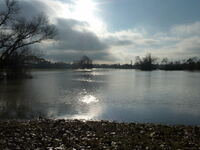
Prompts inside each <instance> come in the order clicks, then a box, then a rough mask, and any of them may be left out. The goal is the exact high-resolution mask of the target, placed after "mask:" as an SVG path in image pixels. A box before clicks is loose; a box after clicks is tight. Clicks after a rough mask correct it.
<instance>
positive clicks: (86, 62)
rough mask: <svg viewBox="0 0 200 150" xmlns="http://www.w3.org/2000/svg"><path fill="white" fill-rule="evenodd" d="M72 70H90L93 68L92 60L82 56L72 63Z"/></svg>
mask: <svg viewBox="0 0 200 150" xmlns="http://www.w3.org/2000/svg"><path fill="white" fill-rule="evenodd" d="M73 66H74V68H81V69H85V68H87V69H90V68H92V67H93V65H92V60H91V59H90V58H89V57H88V56H82V58H81V59H80V60H79V61H76V62H74V64H73Z"/></svg>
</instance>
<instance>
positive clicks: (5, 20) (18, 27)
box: [0, 0, 56, 71]
mask: <svg viewBox="0 0 200 150" xmlns="http://www.w3.org/2000/svg"><path fill="white" fill-rule="evenodd" d="M4 2H5V9H3V10H0V67H1V68H3V69H4V71H5V70H10V69H12V67H13V66H16V65H17V64H18V63H19V64H20V65H18V67H19V66H22V64H23V62H25V60H26V61H27V59H28V58H29V56H30V55H31V53H29V52H30V51H29V49H30V46H31V45H33V44H36V43H40V42H42V41H44V40H48V39H53V38H54V36H55V35H56V30H55V28H54V26H52V25H50V24H49V22H48V19H47V17H46V16H44V15H43V14H41V15H38V16H36V17H33V18H32V19H30V20H27V19H25V18H21V17H20V16H19V11H20V8H19V6H18V3H17V1H16V0H5V1H4ZM27 56H28V57H27ZM22 60H24V61H22ZM16 62H17V63H16Z"/></svg>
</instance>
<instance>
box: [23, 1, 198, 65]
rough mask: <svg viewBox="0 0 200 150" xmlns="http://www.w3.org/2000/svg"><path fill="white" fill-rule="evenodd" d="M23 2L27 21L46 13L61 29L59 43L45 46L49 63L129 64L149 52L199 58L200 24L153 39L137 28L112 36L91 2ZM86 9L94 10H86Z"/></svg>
mask: <svg viewBox="0 0 200 150" xmlns="http://www.w3.org/2000/svg"><path fill="white" fill-rule="evenodd" d="M21 2H22V3H21V4H22V6H23V10H24V11H23V12H24V13H23V14H25V15H26V16H27V17H29V16H31V15H35V14H37V13H39V12H42V11H44V13H46V14H47V15H48V17H49V18H50V20H51V22H52V23H54V24H56V25H57V27H58V30H59V32H60V35H59V36H60V39H59V42H58V43H57V44H55V43H54V45H53V46H52V45H49V47H48V46H47V45H45V46H46V47H45V49H48V51H49V52H48V58H49V59H51V58H52V59H55V60H56V59H57V60H58V61H60V60H62V61H65V60H67V59H69V60H70V58H71V59H74V58H75V57H78V56H79V55H82V54H86V55H90V56H92V58H93V59H95V60H97V61H98V62H100V61H101V60H102V61H104V62H109V61H112V63H114V62H121V63H127V62H129V60H133V59H134V57H135V56H137V55H145V53H149V52H151V53H152V54H153V55H156V56H159V57H173V58H181V57H189V56H200V21H197V22H194V23H190V24H181V25H174V26H172V27H171V29H170V30H169V31H168V32H164V33H154V34H151V35H150V34H148V31H145V29H143V30H141V29H137V28H133V29H127V30H121V31H117V32H110V31H109V30H108V28H107V25H106V22H104V21H103V20H102V19H101V17H100V13H99V12H100V11H99V10H98V4H96V3H92V1H91V0H87V3H82V2H81V0H75V1H70V2H64V1H58V0H32V1H30V0H21ZM86 5H91V8H90V9H88V10H87V7H86ZM51 52H52V53H51ZM65 58H66V59H65ZM59 59H60V60H59Z"/></svg>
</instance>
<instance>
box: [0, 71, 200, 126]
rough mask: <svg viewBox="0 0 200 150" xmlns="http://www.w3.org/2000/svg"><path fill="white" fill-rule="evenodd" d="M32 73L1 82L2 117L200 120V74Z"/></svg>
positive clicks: (189, 122) (178, 121) (139, 120)
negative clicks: (22, 78) (27, 76)
mask: <svg viewBox="0 0 200 150" xmlns="http://www.w3.org/2000/svg"><path fill="white" fill-rule="evenodd" d="M32 75H33V79H25V80H11V81H0V119H35V118H38V117H43V118H64V119H92V120H102V119H103V120H114V121H119V122H122V121H123V122H141V123H144V122H151V123H163V124H186V125H188V124H190V125H197V124H200V72H187V71H169V72H167V71H153V72H143V71H136V70H114V69H113V70H112V69H93V70H92V71H90V70H76V71H73V70H51V71H49V70H48V71H33V72H32Z"/></svg>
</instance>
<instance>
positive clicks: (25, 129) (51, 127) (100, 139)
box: [0, 120, 200, 150]
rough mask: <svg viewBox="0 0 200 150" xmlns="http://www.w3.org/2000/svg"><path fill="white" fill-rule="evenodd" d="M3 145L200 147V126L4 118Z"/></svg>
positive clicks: (77, 149)
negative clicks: (9, 119)
mask: <svg viewBox="0 0 200 150" xmlns="http://www.w3.org/2000/svg"><path fill="white" fill-rule="evenodd" d="M0 135H1V136H0V149H38V150H39V149H41V150H42V149H48V150H52V149H57V150H81V149H93V150H95V149H96V150H97V149H120V150H132V149H137V150H145V149H146V150H151V149H154V150H156V149H163V150H166V149H193V150H196V149H199V147H200V141H199V138H200V127H197V126H167V125H155V124H137V123H116V122H108V121H86V122H85V121H79V120H70V121H69V120H33V121H4V122H0Z"/></svg>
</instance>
